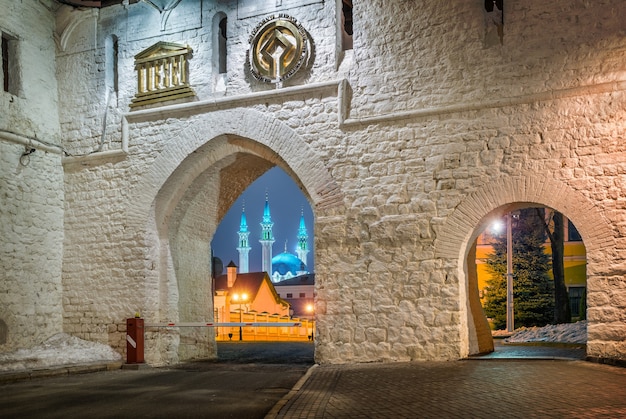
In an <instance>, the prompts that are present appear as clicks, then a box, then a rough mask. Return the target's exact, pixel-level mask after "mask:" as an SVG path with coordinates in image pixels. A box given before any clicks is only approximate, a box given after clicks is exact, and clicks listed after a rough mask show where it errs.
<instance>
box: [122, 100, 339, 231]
mask: <svg viewBox="0 0 626 419" xmlns="http://www.w3.org/2000/svg"><path fill="white" fill-rule="evenodd" d="M163 137H165V138H167V135H163ZM170 137H171V138H172V139H173V141H170V142H168V144H167V145H166V146H165V147H164V149H163V151H162V152H160V153H159V156H158V157H157V158H156V160H155V161H154V163H153V164H152V165H151V167H150V169H149V171H148V172H146V173H145V174H144V175H143V176H142V177H141V178H140V179H139V181H138V182H137V184H136V186H135V188H134V193H133V197H134V199H133V202H132V204H131V206H130V207H129V210H128V222H129V223H130V224H138V225H142V224H144V223H145V221H146V218H147V217H148V215H149V210H150V206H151V205H152V202H153V201H154V199H155V198H156V196H157V194H158V193H159V191H160V190H161V188H162V187H163V186H164V185H165V183H166V181H167V180H168V179H169V178H170V176H172V175H173V174H174V173H175V170H176V169H177V168H178V167H179V166H180V165H181V163H182V162H183V161H184V160H185V159H187V158H189V157H190V156H192V155H193V154H194V153H196V151H197V150H198V149H200V148H201V147H202V146H206V145H210V143H212V142H219V141H221V142H222V143H223V142H224V141H226V142H227V143H228V145H230V147H226V146H224V144H221V146H222V147H220V148H219V149H217V148H216V149H215V150H210V151H209V152H208V153H207V154H206V155H205V156H203V157H202V159H196V160H197V162H193V164H192V165H193V167H194V168H195V169H196V170H200V171H202V170H204V168H206V167H209V166H210V165H212V164H214V163H215V162H217V161H219V160H221V159H222V158H224V157H225V156H227V155H229V154H232V153H233V152H235V151H237V150H240V147H241V146H243V147H244V148H245V150H246V152H249V153H252V154H258V155H259V156H262V157H263V158H265V159H267V160H268V161H273V162H274V163H278V162H279V161H281V162H283V163H284V167H283V169H284V170H285V171H286V172H287V173H288V174H290V175H291V176H292V177H293V178H294V180H296V181H297V182H300V183H301V187H302V188H303V191H304V193H305V194H306V195H307V196H308V197H309V199H310V200H311V204H312V206H313V208H327V207H334V206H337V205H341V203H342V201H343V197H342V194H341V191H340V189H339V187H338V185H337V184H336V182H335V181H334V179H333V178H332V177H331V175H330V172H329V170H328V169H327V168H326V167H325V165H324V163H323V162H322V160H321V158H320V156H319V155H318V154H317V152H316V151H315V150H314V149H313V148H312V147H310V146H309V145H308V144H307V143H306V142H305V141H304V139H303V138H302V137H301V136H300V135H298V134H297V132H296V131H294V130H293V129H291V128H290V127H288V126H287V125H286V124H285V123H283V122H281V121H279V120H276V119H274V118H273V117H271V116H268V115H266V114H263V113H261V112H258V111H255V110H251V109H233V110H225V111H218V112H212V113H210V114H205V115H201V116H199V117H197V118H194V119H193V120H192V121H189V123H188V124H187V126H186V128H185V129H183V130H182V131H178V130H176V131H173V132H171V133H170ZM247 140H252V141H247ZM188 170H189V169H188ZM184 177H186V178H190V179H193V178H194V176H193V173H188V174H187V175H185V176H184Z"/></svg>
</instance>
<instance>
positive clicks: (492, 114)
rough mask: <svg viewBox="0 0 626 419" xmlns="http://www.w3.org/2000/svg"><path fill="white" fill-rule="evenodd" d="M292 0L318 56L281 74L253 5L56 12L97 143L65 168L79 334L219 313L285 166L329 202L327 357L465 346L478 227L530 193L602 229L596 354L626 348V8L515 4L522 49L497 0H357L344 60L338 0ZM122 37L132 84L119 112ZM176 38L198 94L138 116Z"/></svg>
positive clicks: (158, 354)
mask: <svg viewBox="0 0 626 419" xmlns="http://www.w3.org/2000/svg"><path fill="white" fill-rule="evenodd" d="M252 3H254V2H245V4H247V5H250V4H252ZM261 3H263V4H265V5H267V3H265V2H261ZM261 3H259V4H261ZM283 3H284V5H285V6H284V7H285V8H286V9H284V10H277V12H284V13H287V14H290V15H292V16H294V17H295V18H297V19H298V21H300V22H301V23H302V25H303V26H304V27H305V29H306V30H307V31H308V32H309V34H310V35H311V38H312V40H313V46H314V55H313V58H312V62H311V63H310V65H309V66H307V67H306V68H305V69H303V71H302V72H301V73H299V74H298V75H297V76H296V77H295V78H293V79H290V80H288V81H287V82H285V83H284V85H283V86H282V87H281V88H279V89H277V88H276V86H268V85H264V84H262V83H260V82H258V81H256V80H254V79H253V78H252V77H251V76H250V75H249V73H248V70H247V67H246V66H247V64H246V63H245V60H246V50H247V49H248V37H249V35H250V32H251V30H252V29H253V28H254V27H255V26H256V24H257V23H258V22H259V21H260V20H261V19H262V18H263V17H265V16H266V15H265V14H263V13H265V12H263V13H261V14H254V13H250V11H249V10H250V9H246V10H245V13H243V12H242V9H238V7H237V2H213V1H202V2H191V1H187V0H183V2H181V4H180V6H179V7H177V8H176V9H174V10H173V11H172V13H171V14H169V15H167V16H165V15H164V14H163V13H161V14H159V13H158V11H156V10H155V9H153V8H151V7H150V6H149V5H147V4H146V3H135V4H131V5H128V6H122V5H120V6H112V7H107V8H104V9H101V10H100V11H95V10H90V11H78V10H73V9H71V8H69V7H66V6H63V7H61V8H60V9H59V10H58V11H56V12H55V13H56V18H57V22H56V34H57V36H58V37H59V39H60V40H62V41H63V42H60V44H59V49H58V51H57V56H56V67H57V79H58V85H59V88H58V91H59V97H60V98H61V100H60V102H59V103H60V109H59V118H60V124H61V127H62V139H63V141H62V145H63V148H64V149H65V150H66V152H67V153H69V154H71V155H72V156H76V157H68V158H65V159H64V164H63V168H64V171H65V178H64V185H63V188H64V191H65V212H64V217H63V223H64V227H63V230H62V231H63V232H64V235H65V240H64V243H63V260H62V262H63V318H64V330H65V331H67V332H69V333H72V334H76V335H78V336H81V337H84V338H87V339H91V340H97V341H101V342H104V343H108V344H111V345H113V346H114V347H116V348H118V349H119V350H120V351H122V352H123V350H124V347H125V343H124V331H125V318H126V317H129V316H132V315H133V314H134V313H135V311H140V312H141V313H142V314H143V315H144V317H145V319H146V322H147V323H152V322H160V321H201V320H205V319H206V320H209V319H210V318H211V316H212V301H211V300H212V299H211V291H210V280H209V278H208V275H209V272H210V271H209V269H208V260H209V259H208V255H209V254H210V248H209V245H210V240H211V236H212V234H213V232H214V231H215V228H216V226H217V225H218V223H219V221H220V218H221V216H222V215H223V214H224V213H225V211H226V210H227V209H228V207H229V206H230V204H231V203H232V202H234V200H235V199H236V198H237V196H238V194H240V193H241V192H242V191H243V190H244V189H245V187H246V186H247V185H248V184H249V183H250V182H251V181H253V180H254V179H255V178H256V177H257V176H259V175H260V174H261V173H263V171H264V170H265V169H267V167H268V166H270V165H280V166H281V167H282V168H283V169H285V170H286V171H287V172H288V173H289V174H291V175H292V176H293V178H294V180H295V181H296V182H298V183H299V184H300V185H301V187H302V189H303V191H304V192H305V194H306V195H307V196H308V197H309V200H310V202H311V205H312V207H313V208H314V213H315V226H314V230H315V250H314V251H315V252H316V255H315V256H316V257H315V259H316V266H315V267H314V270H315V273H316V292H317V302H316V305H317V306H316V315H317V325H318V331H317V333H316V358H317V360H318V361H320V362H326V363H341V362H370V361H406V360H452V359H458V358H460V357H464V356H466V355H467V354H468V353H470V352H471V351H472V350H473V349H472V347H471V342H473V341H474V340H475V339H474V338H473V337H472V336H470V335H471V334H472V333H474V332H472V331H473V330H474V328H473V325H472V322H473V320H472V318H471V315H470V314H469V313H468V302H467V291H466V289H467V284H466V281H467V279H466V276H465V272H466V267H465V266H464V261H465V256H466V254H467V252H468V250H469V245H470V244H471V242H472V241H473V239H474V238H475V237H476V236H477V235H478V234H479V233H480V231H481V229H482V228H483V227H484V226H485V225H486V224H487V223H488V220H489V218H490V217H492V216H494V215H497V214H500V213H503V212H505V211H506V210H508V209H511V208H518V207H522V206H525V205H528V204H529V203H530V204H537V205H545V206H550V207H552V208H555V209H557V210H559V211H561V212H562V213H564V214H565V215H566V216H567V217H568V218H569V219H570V220H572V221H573V222H574V224H575V225H576V226H577V228H578V230H579V231H580V232H581V234H582V236H583V239H584V241H585V246H586V248H587V257H588V292H589V294H588V306H589V311H588V318H589V345H588V352H589V354H590V355H592V356H597V357H606V358H619V359H626V347H624V341H625V340H626V323H625V321H624V320H625V319H624V314H623V313H624V312H626V310H625V309H626V304H625V303H624V301H625V300H626V291H625V286H624V283H625V282H624V279H623V265H624V257H623V256H622V254H621V251H620V249H622V248H623V247H624V244H625V241H624V236H625V235H624V234H623V231H622V230H623V229H622V224H623V219H624V218H626V216H625V214H626V213H625V210H624V208H622V207H623V205H622V204H623V203H622V198H621V197H622V196H623V192H624V191H623V189H624V185H623V179H622V178H623V176H624V167H626V157H625V156H626V155H625V154H624V150H623V148H624V147H623V146H622V143H624V141H623V140H624V139H625V137H626V135H625V131H626V122H625V121H624V115H626V101H625V99H626V64H625V60H624V51H625V50H626V27H625V23H624V21H623V19H621V18H620V17H621V16H624V15H626V4H622V3H620V2H611V1H609V0H605V1H598V2H585V1H575V2H572V1H566V0H560V1H554V2H549V3H545V2H543V1H539V0H529V1H525V2H507V4H506V5H505V7H506V8H505V13H504V22H505V23H504V26H503V37H502V44H500V39H499V38H498V36H497V33H496V32H494V31H493V26H492V25H493V24H492V23H490V22H488V21H487V19H486V16H485V13H484V10H483V3H484V2H482V1H479V0H475V1H466V2H454V4H450V5H443V6H442V4H441V3H439V2H425V1H400V0H398V1H393V2H382V1H368V2H355V4H354V51H353V52H352V53H350V52H349V53H346V54H345V57H343V56H342V54H337V49H338V41H337V40H338V39H339V37H338V35H337V25H336V20H335V16H336V10H335V3H334V2H332V1H324V2H316V1H306V2H303V3H306V5H302V6H300V7H296V8H287V7H290V6H289V5H290V4H291V2H283ZM243 4H244V2H241V3H240V5H243ZM216 13H224V14H225V15H226V16H227V18H228V35H229V36H228V73H227V78H226V85H225V86H226V87H225V90H224V89H223V88H221V87H219V86H218V84H217V82H216V80H217V79H218V78H216V77H215V75H214V74H212V72H211V69H212V62H211V60H212V57H213V51H212V48H213V46H212V39H213V36H212V32H211V31H212V25H213V18H214V16H215V15H216ZM494 34H495V35H494ZM111 35H115V36H117V38H118V43H119V63H118V68H119V86H120V89H119V94H118V95H115V97H114V99H113V100H111V101H109V103H108V108H107V103H106V102H107V99H106V97H107V95H106V89H105V85H106V83H105V73H106V71H105V68H106V60H105V55H106V54H105V44H106V42H105V41H106V39H107V37H110V36H111ZM41 36H42V37H43V35H41ZM158 41H168V42H175V43H180V44H184V45H189V46H191V47H192V48H193V50H194V53H193V56H192V58H191V59H190V81H191V85H192V87H193V89H194V90H195V92H196V94H197V97H196V98H195V99H194V100H193V101H188V102H184V101H183V102H184V103H169V104H159V105H153V106H151V107H148V108H147V109H142V110H137V111H134V112H130V113H129V108H128V105H129V103H130V101H131V99H132V97H133V95H134V93H135V85H136V75H135V72H134V68H133V67H134V64H133V57H134V55H135V54H137V53H139V52H141V51H143V50H144V49H146V48H148V47H149V46H151V45H153V44H155V43H156V42H158ZM338 60H343V61H338ZM105 115H106V124H105V126H106V132H104V135H103V122H102V121H103V118H104V117H105ZM94 152H95V153H94ZM82 154H89V155H88V156H85V157H80V155H82ZM3 161H4V160H3ZM3 164H4V163H3ZM59 188H60V189H62V188H61V187H59ZM3 216H4V214H3ZM57 222H58V223H60V221H57ZM57 263H60V262H59V261H57ZM24 275H25V276H27V277H33V276H35V275H36V274H35V273H34V272H29V273H25V274H24ZM146 348H147V355H146V358H147V360H148V362H151V363H168V362H176V361H178V360H179V359H184V358H193V357H198V356H211V355H214V354H215V344H214V339H213V337H212V336H211V333H208V332H207V331H184V332H182V333H181V334H179V333H178V332H176V331H154V330H152V331H149V333H148V336H147V342H146Z"/></svg>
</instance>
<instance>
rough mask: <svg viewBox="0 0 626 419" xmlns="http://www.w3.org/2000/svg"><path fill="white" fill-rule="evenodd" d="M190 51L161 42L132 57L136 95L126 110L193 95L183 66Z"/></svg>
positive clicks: (176, 45)
mask: <svg viewBox="0 0 626 419" xmlns="http://www.w3.org/2000/svg"><path fill="white" fill-rule="evenodd" d="M192 52H193V50H192V49H191V48H190V47H189V46H185V45H179V44H174V43H171V42H163V41H161V42H157V43H156V44H154V45H152V46H151V47H149V48H147V49H145V50H143V51H141V52H140V53H138V54H136V55H135V70H136V71H137V94H136V95H135V97H134V98H133V100H132V102H131V104H130V107H131V108H134V107H137V106H143V105H148V104H151V103H156V102H163V101H169V100H175V99H181V98H185V97H190V96H195V93H194V91H193V89H192V88H191V86H189V74H188V72H189V68H188V66H187V59H188V58H189V57H190V56H191V54H192Z"/></svg>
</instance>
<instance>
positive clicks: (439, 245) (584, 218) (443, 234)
mask: <svg viewBox="0 0 626 419" xmlns="http://www.w3.org/2000/svg"><path fill="white" fill-rule="evenodd" d="M534 204H540V205H543V206H546V207H550V208H554V209H555V210H557V211H559V212H561V213H563V214H565V215H566V216H567V217H568V218H569V219H570V220H571V221H572V222H573V223H574V224H575V225H576V227H577V228H578V231H579V232H580V234H581V235H582V237H583V239H584V241H585V245H586V247H587V250H588V252H589V253H593V252H594V251H598V250H599V249H602V248H606V247H607V246H611V245H612V244H614V237H613V233H612V231H611V228H610V227H609V223H608V222H607V221H606V219H605V218H604V216H603V215H602V213H601V212H600V211H599V210H598V209H597V208H596V207H595V206H594V205H593V203H592V202H591V201H589V199H587V197H585V196H584V195H582V194H581V193H579V192H578V191H576V190H575V189H573V188H571V187H570V186H569V185H567V184H565V183H563V182H559V181H557V180H555V179H547V178H545V177H540V176H537V175H532V174H530V175H524V176H516V177H513V176H511V177H509V176H506V177H504V176H503V177H501V178H499V179H495V180H493V181H492V182H489V183H487V184H485V185H484V186H483V187H482V188H480V189H478V190H476V191H475V192H473V193H471V194H470V195H468V196H467V197H466V198H465V199H464V200H463V202H461V203H460V204H459V205H458V206H457V207H456V209H455V210H454V212H453V213H452V214H451V215H450V217H449V218H448V219H447V221H446V222H445V224H444V225H443V226H442V228H441V229H440V230H439V232H438V233H437V239H436V240H435V256H436V257H439V258H444V259H457V258H459V253H458V252H459V249H464V248H466V247H467V245H468V243H471V242H472V241H473V240H474V239H476V237H477V236H478V233H479V232H480V231H482V230H484V228H485V227H486V226H487V224H489V222H490V219H489V218H486V216H487V215H488V214H490V215H495V216H501V215H504V214H506V213H508V212H510V211H514V210H516V209H520V208H524V207H528V206H532V205H534Z"/></svg>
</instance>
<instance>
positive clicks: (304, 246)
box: [296, 208, 309, 265]
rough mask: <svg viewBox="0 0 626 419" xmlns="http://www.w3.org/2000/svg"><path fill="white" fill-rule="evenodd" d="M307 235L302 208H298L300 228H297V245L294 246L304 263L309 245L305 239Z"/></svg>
mask: <svg viewBox="0 0 626 419" xmlns="http://www.w3.org/2000/svg"><path fill="white" fill-rule="evenodd" d="M308 238H309V235H308V234H307V232H306V224H305V223H304V208H302V209H301V210H300V228H298V247H297V248H296V254H297V256H298V259H300V260H301V261H302V262H303V263H304V264H305V265H307V264H308V262H307V254H308V253H309V245H308V243H307V239H308Z"/></svg>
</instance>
